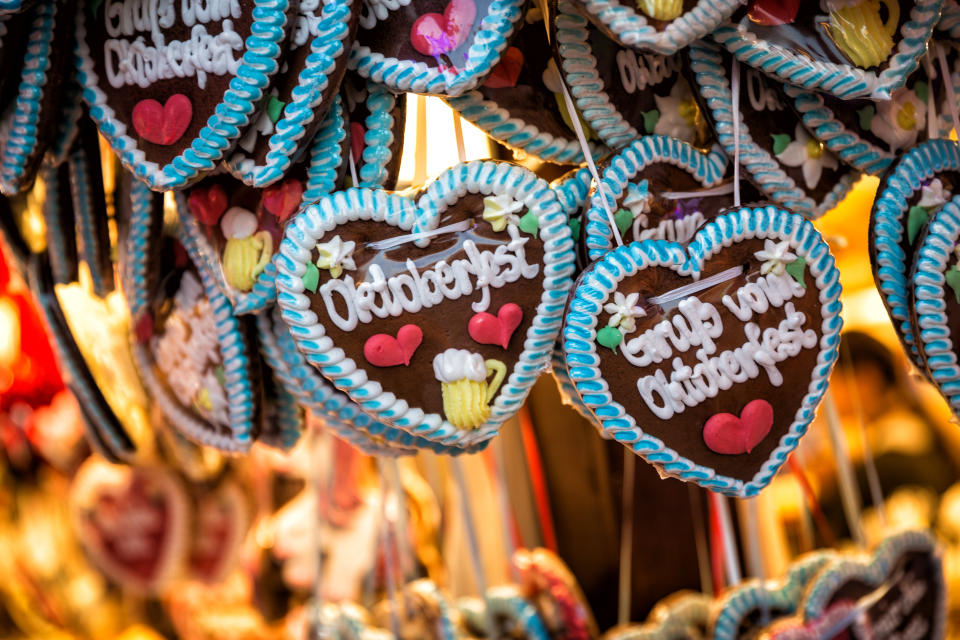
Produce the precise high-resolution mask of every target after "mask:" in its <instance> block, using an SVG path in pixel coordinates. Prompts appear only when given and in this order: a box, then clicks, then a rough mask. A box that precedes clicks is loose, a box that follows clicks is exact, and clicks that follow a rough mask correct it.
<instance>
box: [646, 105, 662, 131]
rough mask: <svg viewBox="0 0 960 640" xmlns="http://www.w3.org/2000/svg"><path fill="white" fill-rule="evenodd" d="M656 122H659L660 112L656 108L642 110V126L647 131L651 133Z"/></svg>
mask: <svg viewBox="0 0 960 640" xmlns="http://www.w3.org/2000/svg"><path fill="white" fill-rule="evenodd" d="M658 122H660V112H659V111H658V110H657V109H651V110H650V111H644V112H643V128H644V129H646V130H647V133H653V130H654V128H655V127H656V126H657V123H658Z"/></svg>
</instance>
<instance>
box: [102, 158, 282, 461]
mask: <svg viewBox="0 0 960 640" xmlns="http://www.w3.org/2000/svg"><path fill="white" fill-rule="evenodd" d="M118 203H119V204H118V210H119V211H120V215H121V216H122V220H121V228H122V229H123V233H122V236H121V241H120V244H121V247H122V250H121V261H122V264H121V270H120V271H121V278H122V279H121V281H122V282H123V290H124V293H125V295H126V298H127V302H128V304H129V307H130V314H131V319H132V322H133V326H134V327H138V328H139V331H138V332H137V334H138V340H137V341H135V342H134V343H133V355H134V359H135V362H136V366H137V369H138V370H139V373H140V377H141V379H142V380H143V383H144V386H145V387H146V388H147V391H148V392H149V394H150V396H151V397H152V398H153V400H154V403H155V404H156V405H157V406H158V407H159V408H160V410H161V411H162V413H163V415H164V417H165V418H166V419H167V421H168V422H169V423H170V424H171V425H172V426H174V427H175V428H177V429H178V430H179V431H180V432H181V433H183V434H184V435H185V436H187V437H188V438H190V439H192V440H194V441H195V442H198V443H200V444H204V445H208V446H212V447H216V448H218V449H222V450H225V451H234V452H238V451H246V450H248V449H249V448H250V446H251V445H252V444H253V440H254V439H255V438H256V437H257V435H258V434H259V431H260V428H261V422H260V418H261V409H262V407H261V405H262V393H263V392H262V389H261V387H260V382H259V375H258V373H259V372H258V371H257V370H256V369H255V368H254V367H255V366H257V365H256V363H255V361H254V360H252V359H251V358H252V356H253V354H254V353H255V352H254V351H253V347H252V345H251V344H250V342H249V338H248V336H249V335H251V333H250V332H251V329H250V328H249V327H247V326H245V325H244V323H245V322H246V320H244V319H242V318H239V319H238V318H237V317H235V316H234V312H233V308H232V306H231V305H230V302H229V300H227V298H226V297H225V296H224V295H223V293H222V292H221V291H220V290H219V289H218V288H217V286H216V284H215V283H214V281H213V278H212V277H211V276H210V275H209V270H208V269H205V268H203V267H202V266H200V265H196V264H195V263H194V262H193V261H192V260H191V259H190V257H189V256H190V255H199V249H198V248H197V246H196V240H195V238H194V237H193V236H190V235H188V234H186V233H184V232H183V231H182V228H181V229H180V231H179V233H178V236H177V237H172V236H168V235H164V234H163V229H162V221H163V216H162V214H161V211H162V208H161V207H162V206H163V205H162V201H161V200H160V199H159V198H154V197H153V194H151V192H150V191H149V189H148V188H147V187H146V185H144V184H143V183H140V182H139V181H136V180H134V179H133V178H132V177H131V176H129V175H127V174H125V173H124V175H123V176H122V182H121V193H120V197H119V199H118ZM185 247H186V248H185Z"/></svg>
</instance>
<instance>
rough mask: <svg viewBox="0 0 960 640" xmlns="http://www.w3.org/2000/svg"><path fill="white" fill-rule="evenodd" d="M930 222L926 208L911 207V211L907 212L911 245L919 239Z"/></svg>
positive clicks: (908, 235) (908, 234) (908, 237)
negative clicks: (918, 235)
mask: <svg viewBox="0 0 960 640" xmlns="http://www.w3.org/2000/svg"><path fill="white" fill-rule="evenodd" d="M928 220H930V214H929V213H927V209H926V207H921V206H920V205H914V206H912V207H910V211H908V212H907V239H908V240H910V244H913V242H914V240H916V239H917V234H919V233H920V230H921V229H923V225H925V224H927V221H928Z"/></svg>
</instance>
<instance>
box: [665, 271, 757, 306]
mask: <svg viewBox="0 0 960 640" xmlns="http://www.w3.org/2000/svg"><path fill="white" fill-rule="evenodd" d="M741 273H743V265H742V264H741V265H737V266H736V267H730V268H729V269H726V270H725V271H721V272H720V273H715V274H713V275H712V276H710V277H708V278H704V279H703V280H698V281H697V282H691V283H690V284H685V285H683V286H682V287H677V288H676V289H673V290H672V291H667V292H666V293H662V294H660V295H659V296H653V297H652V298H647V302H650V303H652V304H666V303H668V302H673V301H674V300H682V299H683V298H686V297H687V296H691V295H693V294H695V293H699V292H700V291H703V290H704V289H709V288H710V287H713V286H716V285H718V284H721V283H724V282H726V281H727V280H733V279H734V278H736V277H737V276H739V275H740V274H741Z"/></svg>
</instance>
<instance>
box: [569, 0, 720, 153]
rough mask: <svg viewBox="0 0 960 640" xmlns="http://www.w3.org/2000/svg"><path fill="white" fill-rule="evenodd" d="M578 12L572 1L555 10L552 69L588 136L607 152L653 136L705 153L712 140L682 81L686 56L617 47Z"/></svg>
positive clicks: (711, 133) (688, 87)
mask: <svg viewBox="0 0 960 640" xmlns="http://www.w3.org/2000/svg"><path fill="white" fill-rule="evenodd" d="M578 8H579V7H578V4H577V3H576V2H575V0H561V1H560V2H559V3H558V5H557V12H556V14H555V16H554V19H553V25H552V28H553V33H554V38H553V41H554V42H556V51H557V56H558V57H557V63H556V65H555V66H554V69H555V70H558V71H559V73H560V76H561V77H562V79H563V81H565V82H566V83H567V86H568V87H569V88H570V96H571V97H572V98H573V100H574V103H575V104H576V107H577V109H579V111H580V113H581V114H582V117H583V119H584V122H586V123H587V124H588V125H589V130H588V132H589V133H592V134H593V135H595V136H596V138H597V139H598V140H599V141H601V142H602V143H603V144H605V145H607V146H609V147H610V148H613V149H619V148H620V147H623V146H625V145H627V144H629V143H631V142H633V141H634V140H636V139H638V138H640V137H641V136H644V135H653V134H656V135H667V136H671V137H674V138H678V139H680V140H683V141H685V142H689V143H690V144H692V145H694V146H696V147H698V148H700V149H707V148H709V147H710V146H711V145H712V144H713V142H714V136H713V132H712V131H711V130H710V127H709V126H708V125H707V121H706V118H704V115H703V113H702V112H701V111H700V107H699V106H698V104H697V102H696V100H694V99H693V92H692V91H691V88H690V84H689V83H688V81H687V79H686V77H685V76H687V75H689V73H688V66H689V63H688V61H687V58H686V56H685V55H683V54H680V53H671V54H667V55H664V54H661V53H651V52H649V51H643V52H640V51H636V50H634V49H632V48H630V47H629V46H628V45H622V44H619V43H618V42H616V41H615V40H611V39H610V38H608V37H607V36H606V35H605V34H604V32H603V31H602V30H601V29H600V28H599V27H597V26H596V25H594V24H592V23H590V22H589V21H588V20H587V18H586V17H584V15H583V14H582V13H581V12H580V11H578ZM555 90H556V91H560V87H559V86H558V87H557V88H556V89H555ZM560 100H561V101H562V100H563V98H562V96H560Z"/></svg>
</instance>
